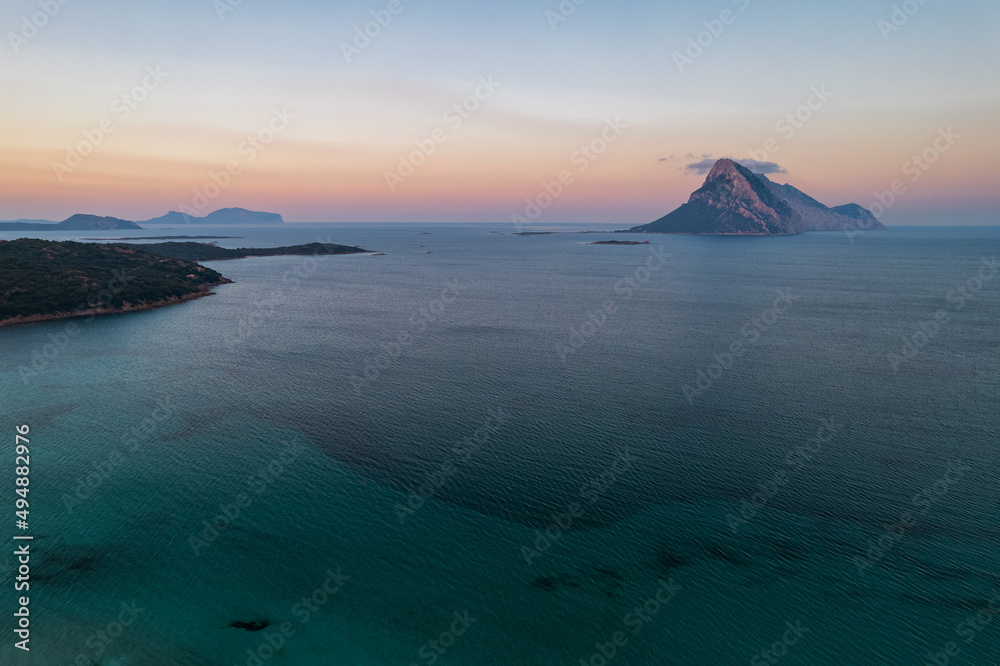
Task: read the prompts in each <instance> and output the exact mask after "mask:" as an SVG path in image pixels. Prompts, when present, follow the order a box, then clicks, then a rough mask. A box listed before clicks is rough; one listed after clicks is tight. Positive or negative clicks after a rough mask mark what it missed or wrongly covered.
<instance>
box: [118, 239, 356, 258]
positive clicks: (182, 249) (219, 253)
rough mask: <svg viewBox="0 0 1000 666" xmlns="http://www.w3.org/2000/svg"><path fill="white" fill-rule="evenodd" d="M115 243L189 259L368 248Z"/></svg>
mask: <svg viewBox="0 0 1000 666" xmlns="http://www.w3.org/2000/svg"><path fill="white" fill-rule="evenodd" d="M118 247H124V248H132V249H135V250H140V251H142V252H148V253H150V254H155V255H158V256H161V257H172V258H174V259H186V260H188V261H218V260H220V259H243V258H246V257H275V256H279V255H303V254H309V255H321V254H364V253H367V252H368V250H365V249H362V248H360V247H353V246H351V245H337V244H336V243H306V244H305V245H286V246H284V247H241V248H239V249H236V250H230V249H229V248H225V247H219V246H217V245H212V244H210V243H142V244H138V243H129V244H125V243H121V244H118Z"/></svg>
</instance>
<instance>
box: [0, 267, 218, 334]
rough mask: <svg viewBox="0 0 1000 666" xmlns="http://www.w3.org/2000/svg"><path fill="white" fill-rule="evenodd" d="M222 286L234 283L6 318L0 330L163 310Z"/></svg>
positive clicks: (200, 296) (192, 299) (216, 283)
mask: <svg viewBox="0 0 1000 666" xmlns="http://www.w3.org/2000/svg"><path fill="white" fill-rule="evenodd" d="M224 284H235V283H234V282H233V281H232V280H230V279H229V278H223V279H222V281H221V282H213V283H212V284H206V285H202V286H201V288H200V289H199V290H198V291H196V292H192V293H190V294H185V295H184V296H174V297H173V298H168V299H165V300H161V301H156V302H154V303H142V304H140V305H128V306H125V307H120V308H91V309H89V310H77V311H75V312H52V313H49V314H37V315H28V316H27V317H24V316H20V315H19V316H17V317H8V318H7V319H0V328H6V327H9V326H23V325H26V324H39V323H42V322H47V321H60V320H63V319H81V318H83V317H102V316H105V315H117V314H129V313H130V312H141V311H143V310H155V309H158V308H165V307H168V306H171V305H180V304H181V303H187V302H188V301H194V300H197V299H199V298H204V297H206V296H214V295H215V292H214V291H212V290H213V289H214V288H215V287H218V286H220V285H224Z"/></svg>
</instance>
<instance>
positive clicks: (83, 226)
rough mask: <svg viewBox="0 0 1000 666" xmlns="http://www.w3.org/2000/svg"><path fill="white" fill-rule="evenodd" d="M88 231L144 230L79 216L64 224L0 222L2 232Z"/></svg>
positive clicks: (112, 220)
mask: <svg viewBox="0 0 1000 666" xmlns="http://www.w3.org/2000/svg"><path fill="white" fill-rule="evenodd" d="M88 229H142V227H140V226H139V225H138V224H136V223H135V222H130V221H129V220H120V219H118V218H117V217H100V216H99V215H82V214H77V215H74V216H72V217H68V218H66V219H65V220H63V221H62V222H58V223H56V222H48V221H45V220H15V221H13V222H0V231H84V230H88Z"/></svg>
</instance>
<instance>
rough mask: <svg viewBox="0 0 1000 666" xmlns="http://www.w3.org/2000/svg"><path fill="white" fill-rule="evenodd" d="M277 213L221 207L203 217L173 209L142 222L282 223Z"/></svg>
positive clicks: (282, 220)
mask: <svg viewBox="0 0 1000 666" xmlns="http://www.w3.org/2000/svg"><path fill="white" fill-rule="evenodd" d="M284 223H285V220H284V218H282V217H281V215H279V214H278V213H260V212H257V211H253V210H247V209H246V208H221V209H219V210H217V211H215V212H214V213H209V214H208V215H206V216H205V217H196V216H194V215H190V214H188V213H178V212H177V211H175V210H172V211H170V212H169V213H167V214H166V215H161V216H160V217H154V218H153V219H151V220H146V221H144V222H143V223H142V224H284Z"/></svg>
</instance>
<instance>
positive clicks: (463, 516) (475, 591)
mask: <svg viewBox="0 0 1000 666" xmlns="http://www.w3.org/2000/svg"><path fill="white" fill-rule="evenodd" d="M510 231H511V229H510V228H507V227H503V226H502V225H498V226H488V225H465V226H462V225H396V226H393V225H288V226H287V227H285V228H276V227H259V228H250V229H240V230H238V231H234V230H232V229H219V228H215V229H210V230H207V231H206V230H201V229H199V230H198V231H197V232H196V233H199V234H200V233H222V234H223V235H242V236H245V238H244V239H231V240H224V241H221V242H222V244H224V245H226V246H228V247H238V246H241V245H254V246H268V245H278V244H292V243H301V242H309V241H312V240H316V239H317V238H320V237H322V238H323V239H324V240H325V239H326V238H327V236H328V235H330V240H333V241H335V242H341V243H349V244H360V245H362V246H364V247H366V248H369V249H372V250H376V251H381V252H385V253H386V256H348V257H328V258H321V259H320V260H318V261H316V263H315V264H313V263H311V262H310V261H309V260H307V259H304V258H302V257H269V258H258V259H245V260H236V261H228V262H216V263H212V264H210V265H211V266H212V267H213V268H216V269H217V270H219V271H221V272H222V273H223V274H224V275H226V276H227V277H230V278H231V279H233V280H235V284H232V285H225V286H223V287H220V288H219V289H217V292H216V295H214V296H212V297H210V298H205V299H200V300H197V301H193V302H190V303H187V304H184V305H180V306H175V307H170V308H164V309H160V310H155V311H149V312H143V313H136V314H132V315H127V316H114V317H104V318H98V319H95V320H93V321H90V322H88V323H85V324H84V323H82V324H81V333H80V334H79V335H78V336H76V337H74V338H73V339H72V340H70V341H69V342H68V344H66V345H65V346H64V347H60V348H59V349H58V350H57V353H56V354H55V355H54V356H53V355H52V351H53V348H48V349H46V345H47V344H54V343H53V342H52V338H51V337H50V336H55V337H56V340H57V341H58V340H59V336H60V335H61V334H62V332H64V331H65V327H66V323H65V322H52V323H47V324H40V325H32V326H25V327H18V328H12V329H4V330H0V348H2V357H0V358H2V367H0V391H2V396H3V417H4V422H5V423H6V425H5V426H4V427H6V428H7V430H8V431H9V434H10V440H11V442H13V434H14V431H13V428H14V426H15V425H16V424H19V423H22V422H26V423H29V424H30V425H31V426H32V458H33V459H32V486H31V488H32V491H31V498H32V506H31V510H32V530H31V531H32V532H33V533H34V534H35V536H36V542H35V544H34V549H35V556H34V558H33V560H32V576H33V581H34V582H33V586H32V613H33V625H32V627H33V633H32V652H31V654H30V655H24V654H22V653H20V652H19V651H17V650H15V649H13V645H12V643H13V640H7V639H5V640H4V642H3V644H0V662H2V663H4V664H7V663H11V664H22V663H23V664H29V663H30V664H71V663H73V661H74V659H77V658H79V659H80V660H81V661H80V662H79V663H88V660H89V661H90V662H93V663H100V664H106V665H110V664H227V665H229V664H248V663H250V664H255V663H257V662H256V661H255V659H260V658H261V657H264V658H263V659H262V660H261V661H262V663H269V664H270V663H273V664H307V665H308V664H357V665H365V666H367V665H370V664H402V665H404V666H405V665H407V664H427V665H428V666H431V664H432V663H437V664H540V665H541V664H546V665H548V664H578V663H579V660H581V659H583V660H584V662H585V663H593V664H600V663H602V662H601V660H602V659H603V660H606V661H607V662H608V663H614V664H627V665H631V666H638V665H646V664H650V665H652V664H656V665H662V664H691V665H694V664H737V663H751V664H753V663H775V662H774V661H772V660H777V661H780V662H781V663H783V664H785V663H787V664H819V665H826V664H867V663H873V664H874V663H878V664H922V663H925V662H927V661H929V657H928V653H932V654H933V653H938V652H940V651H942V650H944V649H945V646H946V645H947V644H948V643H949V641H953V642H954V643H955V645H956V647H958V649H959V650H960V652H959V654H958V655H956V656H952V657H951V658H950V659H951V663H962V664H970V665H971V664H982V665H987V664H996V663H1000V618H994V617H993V615H994V613H993V611H991V610H990V608H991V606H990V601H991V598H993V595H995V594H996V593H997V592H998V591H1000V481H998V476H997V473H998V470H1000V453H998V450H997V442H998V437H997V434H998V426H997V419H996V411H997V404H998V396H1000V359H998V355H997V351H998V343H1000V325H998V320H997V316H998V313H1000V276H997V277H995V278H993V279H992V280H986V281H984V282H983V283H982V284H981V285H980V286H979V288H978V289H975V287H976V283H975V282H974V281H973V282H972V283H970V282H969V280H970V279H973V280H975V279H977V278H979V277H980V269H981V267H983V263H982V260H983V258H984V257H986V258H989V257H992V256H993V255H997V254H1000V229H997V228H988V229H971V228H965V229H962V228H958V229H946V228H936V229H916V228H908V229H907V228H897V229H893V230H891V231H889V232H884V233H869V234H864V235H861V236H859V237H857V238H855V242H854V243H850V242H849V241H848V239H847V238H846V237H845V236H844V234H837V233H820V234H808V235H803V236H795V237H788V238H697V237H650V238H649V240H650V241H651V245H650V246H648V247H646V246H627V247H613V246H594V245H587V244H586V242H587V241H591V240H597V239H600V238H602V237H600V236H581V235H577V234H559V235H552V236H535V237H515V236H512V235H510ZM421 232H429V233H428V234H427V235H422V234H421ZM493 232H499V233H493ZM144 233H145V235H168V234H172V233H194V232H190V231H189V230H168V231H164V230H162V229H160V230H151V231H147V232H144ZM90 235H92V234H90ZM115 235H118V234H117V233H116V234H115ZM664 255H669V256H667V257H665V258H660V257H663V256H664ZM650 268H652V270H650ZM647 271H648V272H647ZM988 273H989V269H986V273H984V275H985V274H988ZM627 279H631V280H632V282H627V281H626V280H627ZM963 285H964V286H965V289H966V290H967V291H966V296H965V297H964V300H963V297H962V296H960V294H959V292H957V291H956V290H958V289H959V288H960V287H962V286H963ZM779 293H781V294H784V297H783V298H784V299H785V301H786V302H785V303H781V302H780V300H779ZM776 301H777V302H778V305H779V306H780V308H781V309H782V312H781V313H778V312H770V310H771V309H772V307H773V306H774V305H775V303H776ZM939 311H944V312H945V313H946V314H947V317H944V318H939V319H935V317H936V315H937V313H938V312H939ZM933 321H936V322H937V324H938V327H937V328H934V327H933V325H932V324H930V323H925V324H924V325H923V328H921V323H922V322H933ZM581 329H582V330H581ZM927 331H931V332H933V335H931V336H928V335H927ZM754 333H756V335H754ZM918 333H923V335H924V336H925V337H919V336H918V337H916V338H914V336H915V335H916V334H918ZM401 335H403V336H404V337H402V338H401V337H400V336H401ZM405 336H409V337H405ZM903 336H906V337H907V338H909V339H910V343H909V346H911V347H914V348H916V347H919V349H918V353H916V354H915V355H913V356H912V358H907V359H905V360H904V361H900V362H898V363H896V367H894V363H893V359H892V357H891V355H896V356H899V357H901V358H902V357H903V350H904V341H903ZM400 340H403V343H402V344H399V345H398V346H394V343H396V344H398V343H399V341H400ZM734 342H741V343H743V344H744V350H743V351H742V353H741V354H740V355H738V356H737V357H734V358H732V359H727V358H721V359H718V360H716V355H717V354H725V353H726V352H727V350H730V349H731V348H732V345H733V343H734ZM568 350H571V351H568ZM36 352H38V353H40V354H41V353H47V354H49V355H50V356H51V357H52V358H51V360H49V361H46V362H44V363H43V364H41V365H37V366H35V367H34V373H33V374H30V375H27V376H24V377H23V378H22V375H24V373H23V371H19V370H20V369H21V368H23V367H31V363H32V360H33V358H35V357H34V354H35V353H36ZM907 353H910V352H907ZM715 363H719V364H720V365H718V366H716V367H713V364H715ZM722 366H727V367H722ZM366 370H367V376H366ZM699 373H704V375H703V376H702V375H700V374H699ZM699 377H701V380H702V387H703V388H704V390H703V391H701V392H700V393H698V394H697V395H693V394H692V391H691V389H690V388H689V389H688V392H687V394H686V393H685V389H684V387H685V386H689V387H695V390H697V386H698V379H699ZM706 381H710V383H711V385H710V386H707V385H706ZM688 396H690V397H691V400H688ZM824 422H826V423H828V424H830V425H829V426H828V429H827V431H823V433H822V434H821V439H822V440H824V441H821V442H816V441H814V442H813V443H809V440H810V439H811V438H815V436H816V435H817V433H819V432H820V428H821V427H823V424H824ZM831 430H832V431H833V434H832V435H830V434H829V431H831ZM477 437H478V443H477V440H476V438H477ZM470 438H471V440H470ZM287 442H295V444H294V446H290V445H289V444H287ZM803 446H809V447H810V448H811V449H813V451H814V452H813V453H812V454H811V456H810V457H809V458H808V459H807V458H806V457H804V456H802V455H799V456H798V457H796V458H789V455H790V454H791V453H792V452H794V451H796V450H799V449H801V447H803ZM13 477H14V471H13V456H4V457H3V459H2V460H0V479H5V478H6V479H9V480H11V481H12V480H13ZM0 485H2V486H3V487H7V485H11V487H13V486H12V484H7V483H6V482H4V483H3V484H0ZM421 494H422V495H423V496H424V497H420V495H421ZM8 495H10V504H11V505H12V504H13V494H12V493H8ZM240 504H242V506H240ZM10 510H11V511H13V509H12V508H11V509H10ZM225 511H229V512H230V517H231V518H232V519H231V520H230V519H228V518H227V519H226V520H228V521H229V522H230V526H229V527H228V529H223V530H221V531H218V530H216V531H214V532H213V531H212V530H211V529H210V528H207V527H206V521H208V523H209V525H210V524H211V522H212V521H213V520H214V519H215V517H216V516H217V515H219V514H220V513H224V512H225ZM237 511H238V514H239V515H236V512H237ZM904 520H905V524H904V525H903V526H902V527H901V526H900V525H901V521H904ZM224 522H225V521H220V526H221V525H223V524H224ZM546 532H547V533H548V536H545V534H546ZM11 533H13V529H12V530H11ZM2 561H3V560H2V558H0V563H2ZM529 561H530V563H529ZM330 574H334V575H335V576H334V578H336V579H338V580H340V583H336V582H335V581H334V580H333V579H331V576H330ZM670 581H672V585H673V587H672V588H670V590H671V591H670V592H669V594H667V593H665V592H664V590H665V589H667V588H663V587H661V586H663V585H664V583H665V582H670ZM324 584H325V585H326V590H324ZM338 586H339V587H338ZM327 590H331V591H332V590H335V591H332V592H330V593H328V592H327ZM658 590H660V593H661V600H662V601H663V603H661V602H660V601H656V593H657V591H658ZM314 595H315V596H314ZM303 598H305V600H306V601H307V602H308V604H312V605H311V606H309V605H308V604H305V603H304V602H303ZM321 601H322V603H320V602H321ZM123 603H124V604H126V606H128V605H130V604H134V605H133V606H132V607H133V609H141V611H136V612H135V613H134V615H135V619H134V621H131V623H130V624H129V625H128V626H127V627H123V628H122V630H121V633H120V634H118V627H117V626H116V625H114V624H113V623H114V622H116V621H117V620H118V619H119V615H121V613H122V612H123V611H122V604H123ZM0 605H2V606H0V608H3V609H7V608H10V609H11V612H13V608H14V600H13V592H12V590H11V582H10V579H9V578H7V579H6V580H5V581H4V583H3V585H2V587H0ZM992 608H994V609H997V610H1000V606H998V605H997V604H996V603H994V604H993V606H992ZM637 609H639V610H637ZM654 611H655V612H654ZM979 612H981V613H983V615H981V616H980V623H979V624H976V625H968V624H965V625H963V624H962V623H963V622H967V618H968V617H970V616H973V617H975V615H976V613H979ZM456 613H457V614H458V617H464V618H465V620H464V622H462V621H459V620H456V615H455V614H456ZM3 615H4V616H6V617H8V620H9V619H10V617H9V613H7V611H6V610H4V611H3ZM473 618H474V621H472V619H473ZM262 619H267V620H269V621H270V622H271V623H272V625H271V626H270V627H269V628H268V629H267V630H264V631H261V632H255V633H251V632H245V631H242V630H238V629H233V628H224V627H225V626H226V625H228V624H229V623H231V622H233V621H257V620H262ZM985 619H988V620H990V622H985V621H984V620H985ZM994 620H996V621H994ZM5 622H8V621H5ZM285 622H287V623H289V624H288V625H286V628H290V629H293V630H294V633H291V632H289V636H287V637H279V634H277V633H275V632H276V631H279V629H280V627H281V625H282V623H285ZM786 623H791V625H792V626H796V625H797V626H798V627H800V629H799V631H798V632H797V633H796V632H792V633H789V631H790V630H789V628H788V624H786ZM109 624H111V631H112V633H115V634H118V635H116V636H114V637H111V636H109V635H106V634H105V635H102V634H100V633H99V632H101V631H105V632H107V631H108V630H109ZM970 626H975V627H977V630H976V631H975V632H973V633H972V634H971V636H972V640H971V641H967V638H969V636H970V634H969V631H968V630H969V627H970ZM962 627H964V628H965V633H960V630H961V628H962ZM453 630H454V632H453ZM459 632H461V634H460V635H458V634H459ZM617 632H621V634H620V636H619V639H620V644H619V645H615V643H614V637H615V634H616V633H617ZM268 637H270V639H271V641H272V643H274V644H275V645H278V644H280V647H278V648H277V649H273V648H272V647H271V646H270V645H268V643H267V640H268ZM786 637H787V638H788V639H789V640H788V641H787V642H784V640H785V638H786ZM432 641H434V643H432ZM792 641H794V643H792ZM247 650H250V651H251V654H254V656H249V655H248V652H247ZM764 650H768V651H769V652H767V653H762V651H764ZM602 651H603V654H602ZM612 652H613V654H612ZM779 653H780V655H781V656H780V658H779V656H778V654H779ZM595 654H596V656H594V655H595ZM81 655H82V656H81Z"/></svg>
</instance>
